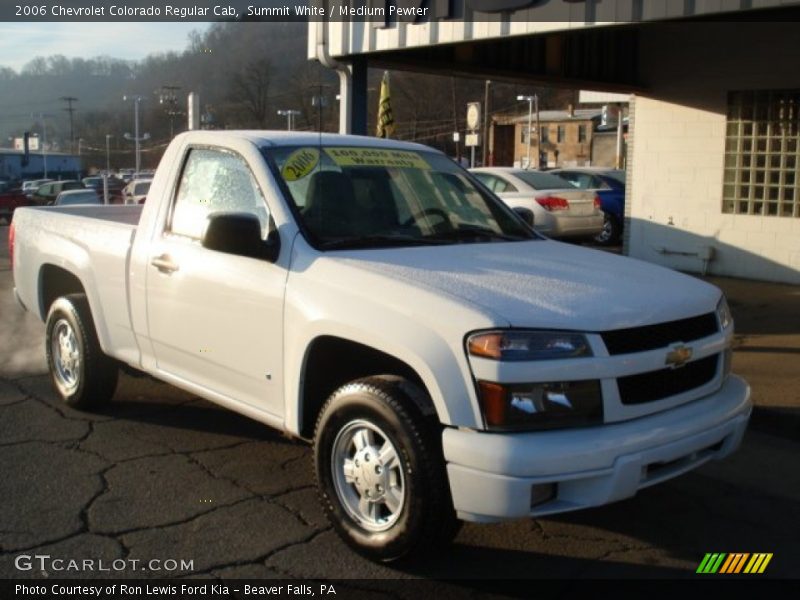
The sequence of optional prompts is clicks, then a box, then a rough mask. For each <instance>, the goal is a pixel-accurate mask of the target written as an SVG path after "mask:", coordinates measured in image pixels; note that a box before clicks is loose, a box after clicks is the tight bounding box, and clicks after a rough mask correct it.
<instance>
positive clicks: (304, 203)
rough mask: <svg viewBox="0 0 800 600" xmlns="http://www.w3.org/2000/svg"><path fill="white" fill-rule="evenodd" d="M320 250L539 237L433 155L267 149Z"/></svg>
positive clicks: (459, 171) (371, 149)
mask: <svg viewBox="0 0 800 600" xmlns="http://www.w3.org/2000/svg"><path fill="white" fill-rule="evenodd" d="M264 153H265V154H266V155H267V157H268V158H270V159H271V160H272V161H273V163H274V165H275V167H276V168H277V170H278V172H279V173H280V176H281V179H282V180H283V182H284V183H285V186H286V189H287V190H288V195H289V196H290V200H291V201H292V202H293V203H294V205H295V207H296V208H297V211H296V213H297V214H299V217H300V219H301V221H302V223H303V225H304V226H305V230H306V231H307V232H308V233H309V234H310V236H311V237H312V239H311V240H310V241H311V242H312V243H313V244H314V245H315V246H317V247H318V248H321V249H344V248H380V247H389V246H403V245H408V246H418V245H433V244H457V243H477V242H508V241H520V240H530V239H536V236H535V234H534V233H533V232H532V231H531V230H530V229H529V228H528V227H527V226H526V225H525V224H524V223H523V222H522V221H521V220H520V219H519V218H517V216H516V215H514V214H513V213H512V212H511V211H510V209H508V208H507V207H506V206H505V205H504V204H502V202H500V201H499V200H497V199H496V198H494V197H492V196H490V195H488V194H486V193H485V192H484V191H483V190H481V189H480V188H478V187H477V186H476V185H474V184H473V182H472V180H471V179H470V177H469V176H468V174H467V173H466V172H465V171H464V170H463V169H461V168H459V167H458V166H457V165H456V164H455V163H453V162H452V161H451V160H449V159H448V158H447V157H445V156H443V155H439V154H436V153H433V152H420V151H411V150H396V149H391V148H376V147H342V146H323V147H318V146H317V147H280V148H265V149H264Z"/></svg>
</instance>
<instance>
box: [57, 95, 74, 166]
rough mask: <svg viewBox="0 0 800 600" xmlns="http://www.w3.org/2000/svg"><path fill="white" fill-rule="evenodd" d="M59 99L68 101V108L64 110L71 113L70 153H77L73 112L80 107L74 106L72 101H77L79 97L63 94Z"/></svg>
mask: <svg viewBox="0 0 800 600" xmlns="http://www.w3.org/2000/svg"><path fill="white" fill-rule="evenodd" d="M59 100H61V101H62V102H66V103H67V108H65V109H64V110H65V111H67V112H68V113H69V153H70V154H75V127H74V120H73V113H74V112H75V111H76V110H78V109H77V108H73V107H72V103H73V102H77V101H78V99H77V98H75V97H74V96H61V98H59Z"/></svg>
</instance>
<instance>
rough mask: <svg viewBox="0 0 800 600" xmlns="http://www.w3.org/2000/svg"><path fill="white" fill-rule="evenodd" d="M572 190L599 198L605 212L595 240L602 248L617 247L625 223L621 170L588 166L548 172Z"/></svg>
mask: <svg viewBox="0 0 800 600" xmlns="http://www.w3.org/2000/svg"><path fill="white" fill-rule="evenodd" d="M551 173H555V174H556V175H558V176H559V177H561V178H562V179H566V180H567V181H569V182H570V183H571V184H572V185H574V186H575V187H576V188H578V189H581V190H591V191H593V192H596V193H597V195H598V196H599V197H600V208H601V209H602V210H603V212H604V213H605V220H604V222H603V231H601V232H600V233H599V234H598V235H597V237H595V241H597V242H598V243H599V244H602V245H604V246H612V245H614V244H619V243H620V241H621V240H622V229H623V227H624V223H625V171H622V170H620V169H603V168H596V167H595V168H591V167H582V168H581V167H570V168H567V169H557V170H554V171H551Z"/></svg>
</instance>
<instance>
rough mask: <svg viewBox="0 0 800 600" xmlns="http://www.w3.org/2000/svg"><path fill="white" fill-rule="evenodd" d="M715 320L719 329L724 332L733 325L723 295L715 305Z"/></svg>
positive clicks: (731, 316)
mask: <svg viewBox="0 0 800 600" xmlns="http://www.w3.org/2000/svg"><path fill="white" fill-rule="evenodd" d="M717 320H718V321H719V328H720V329H721V330H722V331H725V330H726V329H727V328H728V327H730V326H731V325H733V315H731V309H730V307H729V306H728V301H727V300H726V299H725V296H724V295H723V296H722V298H720V299H719V302H718V303H717Z"/></svg>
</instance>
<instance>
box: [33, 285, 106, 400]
mask: <svg viewBox="0 0 800 600" xmlns="http://www.w3.org/2000/svg"><path fill="white" fill-rule="evenodd" d="M62 341H63V344H64V345H62ZM45 349H46V353H47V366H48V368H49V370H50V379H51V381H52V383H53V388H54V389H55V391H56V392H57V393H58V395H59V396H61V398H62V400H64V402H65V403H66V404H67V405H68V406H71V407H73V408H77V409H80V410H87V409H91V408H97V407H99V406H102V405H103V404H106V403H107V402H108V401H109V400H111V398H112V396H113V395H114V391H115V390H116V388H117V376H118V372H119V369H118V368H117V363H116V361H114V360H113V359H112V358H110V357H108V356H106V355H105V354H103V351H102V349H101V348H100V343H99V342H98V341H97V332H96V331H95V328H94V322H93V321H92V313H91V310H90V309H89V302H88V301H87V299H86V295H85V294H70V295H68V296H63V297H61V298H58V299H57V300H56V301H55V302H53V304H52V306H51V307H50V310H49V312H48V314H47V325H46V334H45ZM76 354H77V362H76V361H75V360H74V357H75V356H76ZM62 358H63V359H64V360H63V361H62V360H61V359H62Z"/></svg>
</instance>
